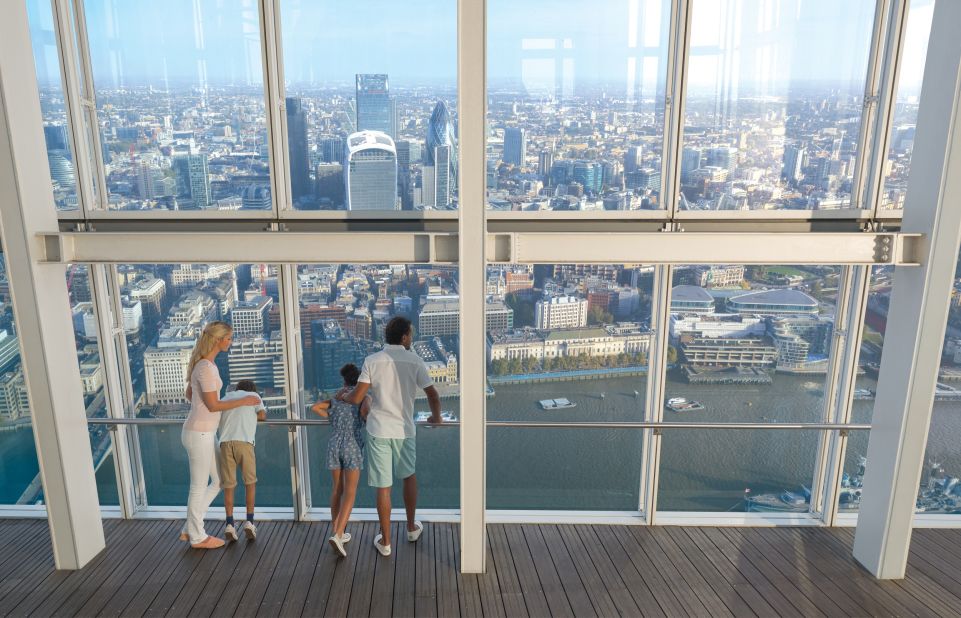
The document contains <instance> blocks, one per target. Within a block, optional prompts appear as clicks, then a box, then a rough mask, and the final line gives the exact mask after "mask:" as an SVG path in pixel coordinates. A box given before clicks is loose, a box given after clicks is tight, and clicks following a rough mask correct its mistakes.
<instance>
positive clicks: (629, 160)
mask: <svg viewBox="0 0 961 618" xmlns="http://www.w3.org/2000/svg"><path fill="white" fill-rule="evenodd" d="M643 158H644V147H643V146H630V147H629V148H628V149H627V152H625V153H624V173H625V174H629V173H631V172H633V171H636V170H638V169H640V168H641V161H642V160H643Z"/></svg>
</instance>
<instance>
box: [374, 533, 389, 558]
mask: <svg viewBox="0 0 961 618" xmlns="http://www.w3.org/2000/svg"><path fill="white" fill-rule="evenodd" d="M382 538H384V535H383V534H378V535H377V536H375V537H374V547H376V548H377V551H378V552H380V555H381V556H389V555H390V545H381V544H380V540H381V539H382Z"/></svg>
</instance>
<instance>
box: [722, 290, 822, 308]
mask: <svg viewBox="0 0 961 618" xmlns="http://www.w3.org/2000/svg"><path fill="white" fill-rule="evenodd" d="M728 302H731V303H738V304H742V305H800V306H804V307H811V308H812V309H815V308H817V306H818V301H816V300H815V299H813V298H811V297H810V296H808V295H807V294H805V293H804V292H802V291H800V290H794V289H783V290H761V291H759V292H748V293H746V294H739V295H737V296H732V297H731V298H729V299H728Z"/></svg>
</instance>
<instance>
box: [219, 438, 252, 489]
mask: <svg viewBox="0 0 961 618" xmlns="http://www.w3.org/2000/svg"><path fill="white" fill-rule="evenodd" d="M217 464H218V466H219V468H220V487H221V488H222V489H232V488H234V487H236V486H237V466H240V473H241V475H242V476H243V477H244V485H253V484H254V483H256V482H257V456H256V455H254V445H253V444H251V443H250V442H242V441H240V440H230V441H229V442H221V443H220V455H219V456H218V457H217Z"/></svg>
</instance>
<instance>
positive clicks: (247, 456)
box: [217, 380, 267, 541]
mask: <svg viewBox="0 0 961 618" xmlns="http://www.w3.org/2000/svg"><path fill="white" fill-rule="evenodd" d="M248 395H256V396H258V397H259V395H257V385H256V384H254V383H253V381H251V380H241V381H239V382H237V388H236V389H235V390H234V391H233V392H231V393H227V394H226V395H225V396H224V400H225V401H226V400H229V399H240V398H243V397H246V396H248ZM266 419H267V410H266V409H265V408H264V402H263V400H261V402H260V404H259V405H257V406H240V407H238V408H234V409H233V410H227V411H225V412H223V413H222V414H221V417H220V429H219V431H220V453H219V454H218V457H217V465H218V466H219V468H220V486H221V487H222V488H223V490H224V511H226V513H227V527H226V529H225V530H224V536H225V537H226V538H227V540H228V541H236V540H237V530H236V529H235V528H234V488H236V487H237V466H238V465H239V466H240V472H241V474H242V475H243V477H244V490H245V491H246V498H247V499H246V502H247V504H246V506H247V521H245V522H244V525H243V531H244V534H245V535H247V539H248V540H253V539H255V538H257V527H256V526H255V525H254V495H255V492H256V489H257V459H256V457H255V455H254V435H255V434H256V433H257V421H263V420H266Z"/></svg>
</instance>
